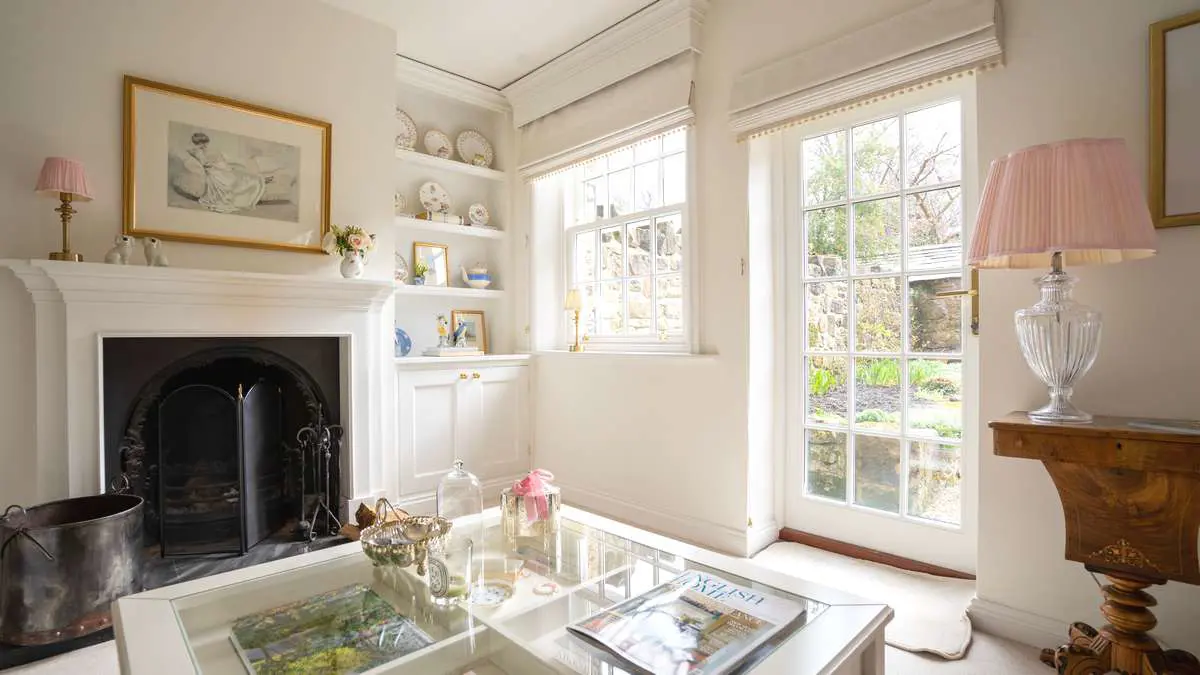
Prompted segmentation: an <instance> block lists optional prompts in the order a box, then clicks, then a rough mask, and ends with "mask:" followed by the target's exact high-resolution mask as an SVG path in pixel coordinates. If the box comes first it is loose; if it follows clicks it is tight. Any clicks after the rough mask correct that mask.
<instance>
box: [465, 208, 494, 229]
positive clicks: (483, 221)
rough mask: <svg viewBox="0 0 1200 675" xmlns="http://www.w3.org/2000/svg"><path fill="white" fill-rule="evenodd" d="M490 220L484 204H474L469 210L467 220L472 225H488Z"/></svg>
mask: <svg viewBox="0 0 1200 675" xmlns="http://www.w3.org/2000/svg"><path fill="white" fill-rule="evenodd" d="M490 219H491V216H490V215H489V214H488V210H487V207H486V206H484V205H483V204H472V205H471V208H469V209H467V220H469V221H471V224H472V225H487V224H488V220H490Z"/></svg>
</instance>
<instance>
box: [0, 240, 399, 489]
mask: <svg viewBox="0 0 1200 675" xmlns="http://www.w3.org/2000/svg"><path fill="white" fill-rule="evenodd" d="M0 268H8V269H10V270H12V272H13V273H14V274H15V275H16V276H17V278H18V279H20V281H21V282H22V283H23V284H24V285H25V288H26V289H27V290H28V291H29V293H30V295H31V296H32V299H33V306H34V331H35V332H34V338H35V339H34V345H35V350H36V354H35V364H36V365H35V380H36V382H35V390H36V395H35V406H36V415H35V424H36V433H35V439H36V448H35V451H36V452H35V455H36V466H37V470H36V474H37V496H38V499H39V500H40V501H46V500H51V499H60V498H64V497H77V496H84V495H90V494H96V493H98V492H101V491H103V490H104V489H105V484H106V482H107V480H108V479H109V478H110V477H106V476H104V470H103V461H102V458H103V453H104V447H103V443H104V442H103V428H102V427H103V414H102V409H103V399H102V397H103V387H102V384H101V382H102V372H103V370H102V368H103V364H102V362H101V359H102V350H101V341H102V339H103V338H104V337H105V336H110V337H111V336H143V337H155V336H185V335H186V336H198V337H205V336H212V337H249V336H337V337H340V338H342V344H343V345H344V347H343V354H342V373H343V375H342V379H343V396H342V400H343V410H342V421H343V423H344V424H345V425H346V426H347V434H346V439H347V440H346V446H345V447H346V450H347V451H346V452H345V453H344V455H343V466H342V482H343V486H342V495H343V497H344V498H347V499H349V500H355V499H365V498H368V497H372V496H374V495H376V494H378V493H380V492H381V491H382V490H383V489H384V487H385V481H386V479H385V477H384V476H383V475H382V474H383V466H382V461H381V460H380V457H381V454H382V453H381V450H382V449H383V447H384V446H383V435H384V429H383V425H382V423H381V418H382V414H381V413H382V410H383V407H382V392H383V388H384V386H385V385H386V379H385V375H384V373H385V372H387V369H384V368H379V367H378V364H379V363H381V362H384V361H385V360H387V359H388V358H389V357H390V356H391V353H392V344H391V341H390V340H385V337H387V336H388V335H390V327H387V326H384V325H383V321H382V310H383V307H384V305H385V303H386V302H387V301H388V299H389V298H390V297H391V295H392V290H393V288H392V283H391V282H389V281H378V280H364V279H340V278H329V277H315V276H299V275H287V274H263V273H256V272H233V271H220V270H197V269H182V268H175V267H145V266H134V265H129V266H125V265H105V264H98V263H76V262H59V261H50V260H11V259H5V260H0Z"/></svg>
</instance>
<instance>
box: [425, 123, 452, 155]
mask: <svg viewBox="0 0 1200 675" xmlns="http://www.w3.org/2000/svg"><path fill="white" fill-rule="evenodd" d="M425 152H428V153H429V154H431V155H433V156H434V157H441V158H442V159H450V153H451V152H453V150H452V149H451V147H450V137H449V136H447V135H446V134H443V133H442V132H440V131H438V130H437V129H430V130H429V131H426V132H425Z"/></svg>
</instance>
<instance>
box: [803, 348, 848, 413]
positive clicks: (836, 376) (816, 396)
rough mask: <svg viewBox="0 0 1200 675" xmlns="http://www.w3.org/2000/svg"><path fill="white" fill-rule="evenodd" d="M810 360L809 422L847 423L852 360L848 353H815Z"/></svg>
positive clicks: (807, 411)
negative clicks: (844, 354) (848, 385)
mask: <svg viewBox="0 0 1200 675" xmlns="http://www.w3.org/2000/svg"><path fill="white" fill-rule="evenodd" d="M807 361H808V396H807V399H808V410H806V411H805V419H807V420H808V422H809V423H810V424H832V425H836V426H840V427H844V426H846V410H847V408H849V405H847V403H848V401H847V400H846V398H847V396H848V392H849V387H847V386H846V384H847V383H848V382H849V381H850V379H849V378H850V367H849V363H850V361H849V359H847V358H846V357H845V356H812V357H809V358H808V359H807Z"/></svg>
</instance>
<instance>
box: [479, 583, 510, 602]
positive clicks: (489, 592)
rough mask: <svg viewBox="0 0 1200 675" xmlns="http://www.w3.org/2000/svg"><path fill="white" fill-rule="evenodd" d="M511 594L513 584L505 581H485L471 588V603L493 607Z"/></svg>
mask: <svg viewBox="0 0 1200 675" xmlns="http://www.w3.org/2000/svg"><path fill="white" fill-rule="evenodd" d="M512 595H513V586H512V584H510V583H508V582H507V581H485V582H484V583H482V584H480V585H478V586H476V587H475V588H473V589H472V590H471V604H472V605H479V606H481V607H495V606H496V605H499V604H500V603H502V602H504V601H505V600H507V599H509V598H511V597H512Z"/></svg>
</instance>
